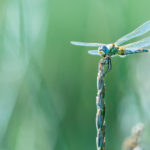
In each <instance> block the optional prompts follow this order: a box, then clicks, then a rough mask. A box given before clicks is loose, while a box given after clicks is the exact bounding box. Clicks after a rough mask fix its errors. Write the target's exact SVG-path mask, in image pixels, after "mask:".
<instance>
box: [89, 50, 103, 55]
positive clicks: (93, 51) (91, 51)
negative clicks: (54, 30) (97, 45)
mask: <svg viewBox="0 0 150 150" xmlns="http://www.w3.org/2000/svg"><path fill="white" fill-rule="evenodd" d="M88 53H89V54H91V55H100V54H99V53H98V50H90V51H88Z"/></svg>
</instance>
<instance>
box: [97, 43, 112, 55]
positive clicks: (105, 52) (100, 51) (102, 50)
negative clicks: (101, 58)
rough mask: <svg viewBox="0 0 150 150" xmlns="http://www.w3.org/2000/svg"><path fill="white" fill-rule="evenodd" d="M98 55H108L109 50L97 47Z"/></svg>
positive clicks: (104, 47) (105, 47)
mask: <svg viewBox="0 0 150 150" xmlns="http://www.w3.org/2000/svg"><path fill="white" fill-rule="evenodd" d="M98 53H99V54H101V55H102V54H108V53H109V48H108V47H107V46H105V45H104V46H102V47H99V49H98Z"/></svg>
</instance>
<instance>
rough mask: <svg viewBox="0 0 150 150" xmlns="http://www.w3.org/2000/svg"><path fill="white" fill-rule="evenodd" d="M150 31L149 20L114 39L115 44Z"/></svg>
mask: <svg viewBox="0 0 150 150" xmlns="http://www.w3.org/2000/svg"><path fill="white" fill-rule="evenodd" d="M148 31H150V21H147V22H145V23H144V24H143V25H141V26H140V27H138V28H137V29H135V30H134V31H132V32H131V33H128V34H127V35H125V36H123V37H121V38H120V39H119V40H117V41H116V43H115V44H116V45H120V44H122V43H124V42H126V41H128V40H130V39H133V38H135V37H138V36H140V35H143V34H144V33H146V32H148Z"/></svg>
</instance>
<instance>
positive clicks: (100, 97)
mask: <svg viewBox="0 0 150 150" xmlns="http://www.w3.org/2000/svg"><path fill="white" fill-rule="evenodd" d="M105 61H106V60H105V58H102V59H101V60H100V62H99V66H98V75H97V97H96V106H97V113H96V129H97V137H96V144H97V150H105V120H104V118H105V103H104V96H105V85H104V65H105V64H106V63H105Z"/></svg>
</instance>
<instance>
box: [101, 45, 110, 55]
mask: <svg viewBox="0 0 150 150" xmlns="http://www.w3.org/2000/svg"><path fill="white" fill-rule="evenodd" d="M102 50H103V52H104V53H105V54H108V53H109V49H108V48H107V47H106V46H103V49H102Z"/></svg>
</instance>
